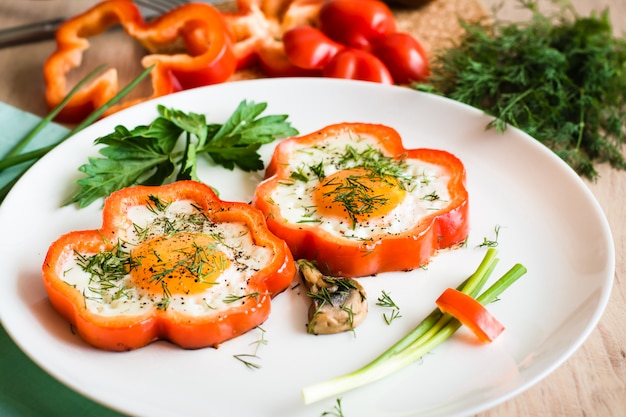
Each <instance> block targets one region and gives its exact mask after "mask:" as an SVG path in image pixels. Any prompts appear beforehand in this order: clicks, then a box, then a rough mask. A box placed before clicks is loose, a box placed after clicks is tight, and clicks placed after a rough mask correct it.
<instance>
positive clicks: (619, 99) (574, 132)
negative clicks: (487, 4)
mask: <svg viewBox="0 0 626 417" xmlns="http://www.w3.org/2000/svg"><path fill="white" fill-rule="evenodd" d="M518 1H519V3H520V4H521V6H522V7H523V8H526V9H527V10H529V11H530V12H531V13H532V18H531V19H529V20H528V21H524V22H507V21H503V20H500V19H498V18H497V13H496V20H495V22H471V23H470V22H461V23H462V25H463V28H464V29H465V31H466V35H465V36H464V37H463V38H462V39H461V40H459V42H458V43H457V44H456V45H454V47H452V48H449V49H447V50H446V51H443V53H442V54H441V55H440V56H438V57H437V58H436V59H434V62H433V68H432V76H431V78H430V80H429V81H430V83H429V84H419V85H415V87H416V88H418V89H422V90H427V91H431V92H435V93H439V94H441V95H445V96H447V97H450V98H452V99H454V100H458V101H460V102H463V103H466V104H469V105H472V106H474V107H477V108H480V109H482V110H484V111H485V112H486V113H488V114H490V115H493V116H495V119H494V120H493V121H492V122H491V123H490V124H489V125H488V127H490V128H492V127H493V128H496V129H497V130H498V131H503V130H505V129H506V127H507V126H508V125H511V126H515V127H517V128H520V129H521V130H523V131H525V132H526V133H528V134H529V135H530V136H532V137H534V138H535V139H537V140H538V141H539V142H541V143H543V144H544V145H546V146H547V147H549V148H550V149H552V150H553V151H554V152H555V153H556V154H557V155H558V156H560V157H561V158H562V159H563V160H564V161H565V162H567V163H568V164H569V165H570V166H571V167H572V168H573V169H574V170H575V171H576V172H577V173H579V175H581V176H584V177H587V178H589V179H596V178H597V175H598V173H597V171H596V167H595V164H596V163H598V162H608V163H610V164H611V165H612V166H613V167H614V168H618V169H626V161H625V159H624V155H623V153H622V141H623V138H624V134H625V133H626V129H624V120H626V38H619V37H616V36H614V34H613V33H612V27H611V23H610V20H609V15H608V11H605V12H603V13H601V14H599V15H596V14H592V15H590V16H589V17H581V16H579V15H578V14H577V13H576V11H575V10H574V8H573V6H572V5H571V3H569V2H568V1H566V0H562V1H557V0H553V1H554V2H555V3H556V4H560V5H561V8H560V9H559V10H558V11H557V13H555V14H554V15H546V14H543V13H541V12H540V11H539V8H538V5H537V1H536V0H518Z"/></svg>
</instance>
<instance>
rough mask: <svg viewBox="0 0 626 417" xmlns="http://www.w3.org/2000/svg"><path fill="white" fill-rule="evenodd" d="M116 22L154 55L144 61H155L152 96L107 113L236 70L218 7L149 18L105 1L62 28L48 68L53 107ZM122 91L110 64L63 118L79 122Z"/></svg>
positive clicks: (125, 3) (127, 5)
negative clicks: (76, 70) (69, 78)
mask: <svg viewBox="0 0 626 417" xmlns="http://www.w3.org/2000/svg"><path fill="white" fill-rule="evenodd" d="M115 25H119V26H121V27H122V28H123V29H124V31H125V32H126V33H127V34H128V35H129V37H130V38H131V39H132V40H135V41H137V42H139V43H141V44H142V45H143V46H144V47H145V48H146V49H147V50H148V51H149V52H150V53H151V54H150V55H147V56H145V57H144V58H143V59H142V65H143V66H144V67H145V68H149V67H150V66H151V65H154V68H153V69H152V71H151V77H152V95H151V96H150V97H146V98H137V99H134V100H128V101H125V102H123V103H121V104H118V105H116V106H113V107H112V108H111V109H110V110H109V111H108V112H107V114H111V113H113V112H115V111H119V110H121V109H122V108H125V107H128V106H130V105H133V104H136V103H138V102H141V101H144V100H147V99H151V98H155V97H160V96H163V95H166V94H170V93H173V92H176V91H180V90H182V89H187V88H192V87H199V86H203V85H209V84H215V83H220V82H224V81H226V80H227V79H228V78H229V77H230V76H231V75H232V74H233V73H234V71H235V68H236V60H235V56H234V53H233V51H232V33H231V31H230V28H229V27H228V26H227V24H226V22H225V20H224V18H223V16H222V15H221V13H220V12H219V11H218V10H217V9H216V8H215V7H213V6H211V5H209V4H206V3H189V4H185V5H183V6H180V7H177V8H175V9H173V10H171V11H170V12H168V13H166V14H164V15H162V16H160V17H159V18H157V19H155V20H153V21H150V22H146V21H145V20H144V19H143V17H142V16H141V13H140V11H139V9H138V8H137V6H136V5H135V4H134V3H133V2H132V1H130V0H105V1H102V2H100V3H98V4H96V5H95V6H93V7H92V8H91V9H89V10H87V11H85V12H84V13H82V14H79V15H76V16H74V17H73V18H71V19H68V20H67V21H65V22H64V23H63V24H61V26H60V27H59V28H58V30H57V33H56V44H57V47H56V50H55V51H54V52H53V53H52V54H51V55H50V56H49V57H48V59H47V60H46V62H45V64H44V68H43V74H44V80H45V84H46V101H47V103H48V106H49V107H50V108H54V107H55V106H56V105H58V104H59V103H60V102H61V101H62V100H63V99H64V98H65V96H66V95H67V90H68V89H67V74H68V72H69V71H70V70H72V69H74V68H77V67H79V66H80V65H81V63H82V58H83V53H84V51H85V50H87V49H88V48H89V47H90V44H89V40H88V39H89V38H90V37H93V36H96V35H99V34H101V33H103V32H104V31H106V30H107V29H108V28H110V27H113V26H115ZM117 90H118V74H117V70H116V69H115V68H110V69H109V70H107V71H106V72H105V73H104V74H102V75H101V76H100V77H98V78H97V79H95V80H94V81H93V82H92V83H90V84H89V85H87V86H85V87H84V88H82V89H81V90H80V91H79V92H78V93H77V94H76V95H74V96H73V97H72V99H71V100H70V102H69V103H68V104H67V105H66V106H65V107H64V109H63V110H62V111H61V112H60V113H59V115H58V116H57V119H58V120H60V121H64V122H78V121H80V120H82V119H84V118H85V117H86V116H88V115H89V114H90V113H91V112H92V111H93V110H95V109H97V108H99V107H100V106H102V105H103V104H105V103H106V102H107V101H108V100H109V99H111V98H112V97H113V96H115V94H116V93H117Z"/></svg>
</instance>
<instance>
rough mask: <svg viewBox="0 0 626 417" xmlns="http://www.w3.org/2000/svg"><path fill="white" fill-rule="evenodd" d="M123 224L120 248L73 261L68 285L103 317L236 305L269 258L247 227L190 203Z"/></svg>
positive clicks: (155, 208)
mask: <svg viewBox="0 0 626 417" xmlns="http://www.w3.org/2000/svg"><path fill="white" fill-rule="evenodd" d="M127 218H128V222H127V224H125V225H118V226H119V227H118V230H120V234H119V236H118V238H119V240H118V243H117V244H116V245H115V246H114V247H113V248H112V249H111V250H107V251H103V252H98V253H91V254H78V253H75V254H73V256H67V257H66V259H65V260H64V262H63V265H62V270H63V271H64V274H63V280H64V281H65V282H66V283H67V284H68V285H71V286H73V287H75V288H76V289H77V290H79V291H80V292H81V293H82V294H83V295H84V298H85V303H86V306H87V308H88V309H89V310H90V311H92V312H94V313H97V314H99V315H105V316H114V315H140V314H144V313H145V312H146V310H147V309H152V308H154V306H156V307H158V308H159V309H173V310H175V311H179V312H184V313H186V314H190V315H203V314H207V313H208V312H216V311H219V310H220V309H225V308H231V307H233V306H236V305H237V303H238V302H243V300H244V299H245V298H246V297H247V296H249V295H250V294H249V293H250V289H249V288H248V285H247V283H248V280H249V279H250V278H251V277H252V276H253V275H254V274H255V273H256V272H258V271H259V270H260V269H262V268H263V267H265V266H266V265H267V264H268V263H269V262H270V261H271V257H272V256H273V255H272V252H271V250H270V249H269V248H266V247H262V246H258V245H256V244H255V243H254V242H253V240H252V237H251V236H252V234H251V233H250V230H249V229H248V226H247V225H246V224H244V223H237V222H221V223H215V222H213V221H211V220H210V219H208V218H207V217H206V215H205V214H203V213H202V212H201V211H199V209H198V208H197V207H196V206H194V204H193V202H192V201H187V200H180V201H178V200H177V201H174V202H171V203H169V204H162V203H161V202H159V201H158V200H155V201H154V204H150V205H137V206H133V207H131V208H130V209H129V210H128V216H127Z"/></svg>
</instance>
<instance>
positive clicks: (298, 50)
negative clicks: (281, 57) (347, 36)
mask: <svg viewBox="0 0 626 417" xmlns="http://www.w3.org/2000/svg"><path fill="white" fill-rule="evenodd" d="M283 43H284V45H285V53H286V54H287V58H289V61H291V63H292V64H294V65H295V66H297V67H300V68H306V69H319V70H321V69H323V68H324V67H325V66H326V64H327V63H328V62H329V61H330V60H331V59H332V58H333V57H334V56H335V55H336V54H337V52H339V51H340V50H342V49H344V48H345V47H344V46H343V45H341V44H339V43H337V42H335V41H333V40H332V39H330V38H329V37H328V36H326V35H325V34H324V33H323V32H322V31H320V30H319V29H315V28H313V27H311V26H299V27H296V28H293V29H291V30H288V31H287V32H285V34H284V35H283Z"/></svg>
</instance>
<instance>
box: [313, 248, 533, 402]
mask: <svg viewBox="0 0 626 417" xmlns="http://www.w3.org/2000/svg"><path fill="white" fill-rule="evenodd" d="M488 254H489V256H493V255H495V253H488ZM485 257H487V255H486V256H485ZM492 263H493V260H492V261H491V263H490V262H487V263H485V262H482V263H481V267H482V268H481V267H479V269H477V271H476V273H474V274H473V275H472V276H471V277H470V278H468V280H466V282H465V283H464V284H462V285H461V287H463V288H464V289H469V288H470V287H471V288H472V290H473V289H476V291H477V292H478V291H480V290H479V289H478V286H474V285H473V283H476V284H479V283H480V281H483V283H484V280H483V278H484V277H483V275H481V272H479V271H482V274H488V273H490V271H491V270H493V265H492ZM525 273H526V268H525V267H524V266H523V265H520V264H516V265H514V266H513V267H512V268H511V269H510V270H509V271H507V272H506V273H505V274H504V275H503V276H502V277H501V278H500V279H498V280H497V281H496V282H495V283H494V284H493V285H491V286H490V287H489V288H488V289H487V290H486V291H485V292H484V293H482V294H481V295H480V296H479V297H478V298H477V300H478V301H479V302H481V303H482V304H487V303H490V302H492V301H494V300H496V299H497V298H498V296H499V295H500V294H502V293H503V292H504V291H505V290H506V289H507V288H509V287H510V286H511V285H512V284H513V283H514V282H515V281H517V280H518V279H519V278H520V277H521V276H522V275H524V274H525ZM436 311H438V309H436ZM436 311H433V312H432V313H431V314H430V315H429V316H428V317H427V318H426V319H424V320H423V321H422V323H420V325H418V326H417V327H416V329H415V330H414V331H413V332H411V333H409V335H407V336H405V338H403V339H402V340H401V341H400V342H398V343H396V344H395V345H394V346H392V347H391V348H390V349H388V350H387V351H385V353H383V354H382V355H381V356H379V357H378V358H377V359H375V360H374V361H372V362H370V363H369V364H367V365H365V366H364V367H362V368H360V369H358V370H356V371H353V372H351V373H348V374H345V375H342V376H339V377H335V378H332V379H329V380H327V381H323V382H320V383H317V384H314V385H310V386H308V387H305V388H304V389H303V390H302V397H303V400H304V403H305V404H310V403H313V402H316V401H319V400H322V399H324V398H328V397H330V396H333V395H339V394H342V393H345V392H347V391H349V390H352V389H354V388H357V387H360V386H363V385H366V384H368V383H371V382H374V381H377V380H379V379H382V378H384V377H385V376H388V375H390V374H392V373H394V372H396V371H398V370H400V369H402V368H403V367H405V366H407V365H409V364H411V363H413V362H415V361H417V360H418V359H419V358H421V357H422V356H424V355H425V354H426V353H428V352H430V351H431V350H432V349H434V348H435V347H437V346H438V345H440V344H441V343H443V342H444V341H445V340H447V339H448V338H449V337H450V336H452V335H453V334H454V332H456V331H457V330H458V329H459V327H461V323H460V322H459V321H458V320H456V319H454V318H452V317H451V316H449V315H447V314H445V315H442V314H441V313H439V316H438V317H437V314H435V313H436ZM435 327H438V328H439V329H438V331H436V332H433V333H432V334H431V333H429V336H428V337H425V334H426V332H428V331H429V330H430V329H431V328H435ZM418 329H423V331H420V332H421V333H422V334H421V336H417V337H415V335H414V334H413V333H414V332H415V333H419V332H418ZM407 338H408V339H410V340H412V343H407V342H406V341H405V339H407Z"/></svg>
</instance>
